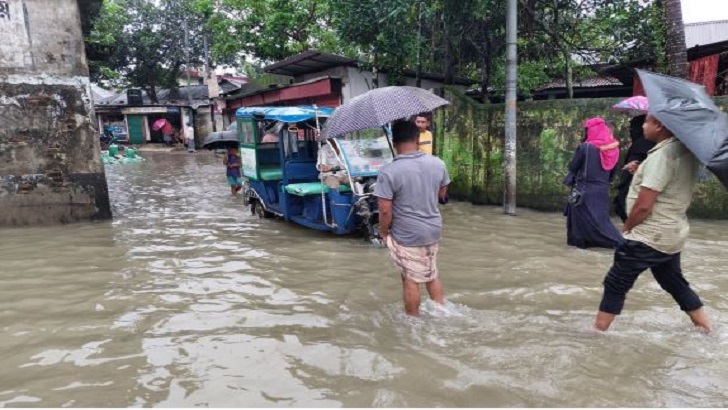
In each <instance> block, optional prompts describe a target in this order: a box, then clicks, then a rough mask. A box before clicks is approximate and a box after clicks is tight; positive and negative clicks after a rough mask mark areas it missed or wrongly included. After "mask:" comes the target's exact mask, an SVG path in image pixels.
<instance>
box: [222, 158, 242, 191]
mask: <svg viewBox="0 0 728 410" xmlns="http://www.w3.org/2000/svg"><path fill="white" fill-rule="evenodd" d="M223 164H225V167H226V168H227V170H226V175H227V181H228V185H230V193H231V194H233V195H237V193H238V192H240V189H242V187H243V182H242V179H241V178H242V175H241V173H240V168H241V167H242V161H241V159H240V153H239V152H238V149H237V148H235V147H231V148H229V149H228V152H227V155H225V158H224V159H223Z"/></svg>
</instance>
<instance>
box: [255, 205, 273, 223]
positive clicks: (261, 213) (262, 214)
mask: <svg viewBox="0 0 728 410" xmlns="http://www.w3.org/2000/svg"><path fill="white" fill-rule="evenodd" d="M253 214H255V215H257V216H258V218H259V219H267V218H270V217H271V216H273V214H272V213H270V212H268V211H266V210H265V209H264V208H263V205H262V204H261V203H260V202H255V204H254V205H253Z"/></svg>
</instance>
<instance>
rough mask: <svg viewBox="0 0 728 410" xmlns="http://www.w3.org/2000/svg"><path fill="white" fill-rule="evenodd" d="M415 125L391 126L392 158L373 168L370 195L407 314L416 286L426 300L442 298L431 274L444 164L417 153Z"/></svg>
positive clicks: (413, 311) (415, 303)
mask: <svg viewBox="0 0 728 410" xmlns="http://www.w3.org/2000/svg"><path fill="white" fill-rule="evenodd" d="M419 133H420V131H419V130H418V129H417V126H415V125H414V124H412V123H411V122H409V121H404V120H399V121H396V122H395V123H394V124H393V126H392V141H393V142H394V149H395V150H396V151H397V157H396V158H395V160H394V162H392V163H391V164H387V165H385V166H383V167H382V168H381V169H380V170H379V176H378V177H377V184H376V187H375V189H374V195H375V196H377V197H378V198H379V230H380V233H381V235H382V239H383V240H384V243H385V244H386V245H387V247H388V248H389V254H390V256H391V257H392V259H393V260H394V264H395V266H396V267H397V269H399V271H400V274H401V275H402V296H403V298H404V310H405V313H407V315H410V316H418V315H419V314H420V286H419V285H420V284H421V283H424V284H425V286H426V287H427V292H428V293H429V294H430V298H431V299H432V300H433V301H435V302H436V303H439V304H443V303H444V302H445V296H444V292H443V289H442V283H440V278H439V277H438V272H437V251H438V242H439V241H440V233H441V231H442V217H441V216H440V210H439V209H438V207H437V204H438V199H440V201H444V200H445V198H446V196H447V185H448V184H449V183H450V178H449V176H448V174H447V169H446V168H445V163H444V162H442V160H440V159H439V158H436V157H433V156H431V155H427V154H425V153H424V152H421V151H420V147H419V145H418V141H417V140H418V136H419Z"/></svg>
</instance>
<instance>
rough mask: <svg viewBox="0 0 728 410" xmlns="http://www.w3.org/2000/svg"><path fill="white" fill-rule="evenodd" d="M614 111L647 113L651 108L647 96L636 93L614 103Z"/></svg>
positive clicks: (631, 114) (633, 113)
mask: <svg viewBox="0 0 728 410" xmlns="http://www.w3.org/2000/svg"><path fill="white" fill-rule="evenodd" d="M610 109H611V110H612V111H618V112H624V113H627V114H628V115H630V116H633V117H634V116H637V115H645V114H647V112H648V111H649V109H650V105H649V103H648V101H647V97H643V96H641V95H636V96H634V97H629V98H627V99H626V100H622V101H620V102H618V103H616V104H614V105H613V106H612V107H611V108H610Z"/></svg>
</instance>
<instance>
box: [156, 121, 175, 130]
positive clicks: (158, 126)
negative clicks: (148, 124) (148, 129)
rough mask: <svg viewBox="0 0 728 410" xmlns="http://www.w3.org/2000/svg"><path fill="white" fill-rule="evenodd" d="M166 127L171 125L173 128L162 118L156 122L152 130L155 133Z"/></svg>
mask: <svg viewBox="0 0 728 410" xmlns="http://www.w3.org/2000/svg"><path fill="white" fill-rule="evenodd" d="M166 125H169V126H170V127H171V126H172V124H170V123H169V121H167V120H165V119H164V118H160V119H158V120H157V121H154V124H152V129H153V130H154V131H159V130H160V129H162V127H164V126H166Z"/></svg>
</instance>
